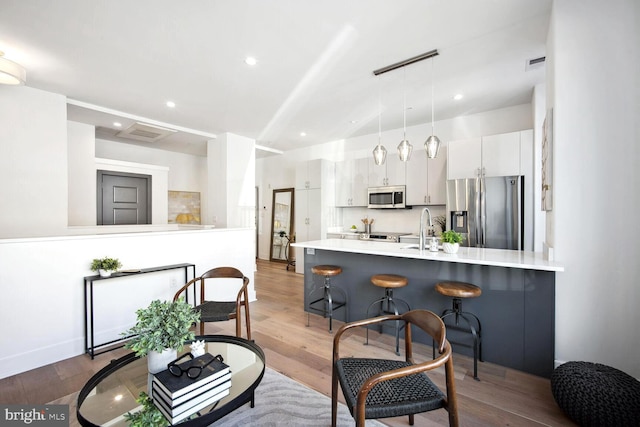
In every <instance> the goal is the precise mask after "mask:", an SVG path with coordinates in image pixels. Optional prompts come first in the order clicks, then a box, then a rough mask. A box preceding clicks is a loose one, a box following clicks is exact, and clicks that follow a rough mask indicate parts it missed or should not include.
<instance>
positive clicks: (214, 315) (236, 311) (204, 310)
mask: <svg viewBox="0 0 640 427" xmlns="http://www.w3.org/2000/svg"><path fill="white" fill-rule="evenodd" d="M215 279H241V280H242V287H241V288H240V290H239V291H238V294H237V296H236V299H235V301H210V300H208V299H207V298H206V297H205V282H206V284H208V285H209V286H212V285H213V284H214V283H213V282H215V281H216V280H215ZM198 282H199V283H200V304H198V305H196V301H194V307H195V308H196V309H197V310H199V311H200V335H204V324H205V322H221V321H226V320H231V319H236V336H238V337H242V328H241V323H242V320H241V318H240V315H241V313H240V312H241V308H242V307H244V315H245V322H246V324H247V339H248V340H251V317H250V315H249V292H248V290H247V286H248V285H249V278H248V277H245V275H244V274H242V272H241V271H240V270H238V269H236V268H233V267H218V268H214V269H211V270H209V271H207V272H206V273H204V274H203V275H202V276H200V277H196V278H194V279H191V280H190V281H189V282H188V283H187V284H186V285H184V286H183V287H182V288H180V290H178V292H176V294H175V295H174V297H173V300H174V301H175V300H177V299H178V298H179V297H180V294H182V293H183V292H184V293H185V294H186V292H187V290H188V289H189V287H190V286H192V285H193V286H197V284H198ZM210 291H211V289H210ZM194 293H195V291H194Z"/></svg>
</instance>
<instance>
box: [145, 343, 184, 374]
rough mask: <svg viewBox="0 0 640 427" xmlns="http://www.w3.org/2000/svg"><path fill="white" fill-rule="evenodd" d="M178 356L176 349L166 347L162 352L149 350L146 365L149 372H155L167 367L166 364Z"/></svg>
mask: <svg viewBox="0 0 640 427" xmlns="http://www.w3.org/2000/svg"><path fill="white" fill-rule="evenodd" d="M176 357H178V350H176V349H175V348H167V349H165V350H164V351H162V352H158V351H150V352H149V353H148V354H147V367H148V369H149V373H151V374H156V373H158V372H160V371H164V370H165V369H167V365H168V364H169V363H171V362H173V361H174V360H176Z"/></svg>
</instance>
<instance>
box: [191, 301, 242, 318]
mask: <svg viewBox="0 0 640 427" xmlns="http://www.w3.org/2000/svg"><path fill="white" fill-rule="evenodd" d="M196 310H199V311H200V320H201V321H203V322H220V321H223V320H229V319H230V317H229V316H231V315H232V314H234V313H235V312H236V303H235V302H233V301H231V302H219V301H205V302H203V303H202V304H200V305H199V306H197V307H196Z"/></svg>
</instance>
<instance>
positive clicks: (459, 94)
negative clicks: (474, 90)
mask: <svg viewBox="0 0 640 427" xmlns="http://www.w3.org/2000/svg"><path fill="white" fill-rule="evenodd" d="M462 98H464V95H463V94H461V93H458V94H456V95H455V96H454V97H453V99H454V100H456V101H460V100H461V99H462Z"/></svg>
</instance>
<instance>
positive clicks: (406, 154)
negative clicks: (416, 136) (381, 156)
mask: <svg viewBox="0 0 640 427" xmlns="http://www.w3.org/2000/svg"><path fill="white" fill-rule="evenodd" d="M412 150H413V146H412V145H411V143H410V142H409V141H407V140H406V139H403V140H402V141H400V144H398V157H400V160H401V161H403V162H407V161H409V159H410V158H411V151H412Z"/></svg>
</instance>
